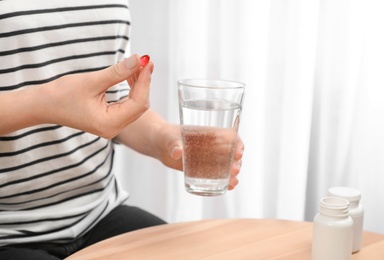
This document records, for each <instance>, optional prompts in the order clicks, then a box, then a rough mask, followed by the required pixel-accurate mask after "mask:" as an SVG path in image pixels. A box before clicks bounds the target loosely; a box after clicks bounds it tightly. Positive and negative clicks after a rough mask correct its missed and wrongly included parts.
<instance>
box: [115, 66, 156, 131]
mask: <svg viewBox="0 0 384 260" xmlns="http://www.w3.org/2000/svg"><path fill="white" fill-rule="evenodd" d="M152 71H153V63H152V62H149V63H148V65H147V66H145V67H144V68H143V69H142V70H141V71H140V74H139V77H138V80H137V82H136V84H135V89H134V90H131V91H133V93H131V94H130V98H129V99H126V100H125V101H123V102H119V103H112V104H110V105H109V107H108V112H109V114H110V116H111V122H115V124H116V125H120V126H121V128H122V127H125V126H126V125H128V124H129V123H131V122H133V121H135V120H136V119H137V118H139V117H140V116H141V115H142V114H143V113H144V112H145V111H147V110H148V108H149V92H150V83H151V74H152Z"/></svg>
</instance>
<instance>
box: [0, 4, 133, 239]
mask: <svg viewBox="0 0 384 260" xmlns="http://www.w3.org/2000/svg"><path fill="white" fill-rule="evenodd" d="M129 30H130V15H129V9H128V2H127V0H92V1H89V0H88V1H87V0H52V1H46V0H33V1H31V0H3V1H0V94H1V93H2V92H4V91H17V90H18V89H20V88H24V87H28V86H32V85H36V84H42V83H46V82H49V81H52V80H54V79H57V78H59V77H61V76H63V75H68V74H74V73H79V72H88V71H96V70H100V69H103V68H105V67H107V66H110V65H112V64H114V63H116V62H118V61H120V60H121V59H122V58H123V57H124V56H125V52H126V50H128V48H129V38H128V37H129V36H128V35H129ZM128 92H129V86H128V85H127V84H126V83H121V84H118V85H116V86H113V87H112V88H110V89H109V90H108V92H107V100H108V101H109V102H111V101H117V100H119V99H121V98H123V97H125V96H127V94H128ZM15 102H17V100H15ZM0 109H1V104H0ZM113 156H114V149H113V143H112V142H111V141H110V140H106V139H103V138H100V137H98V136H95V135H92V134H89V133H85V132H83V131H79V130H76V129H72V128H68V127H64V126H60V125H38V126H34V127H29V128H25V129H22V130H20V131H16V132H13V133H11V134H8V135H6V136H0V246H4V245H7V244H18V243H30V242H57V243H60V242H68V241H70V240H72V239H73V238H75V237H77V236H80V235H83V234H84V233H85V232H87V231H89V230H90V228H92V226H94V225H95V224H96V223H97V222H98V221H99V220H100V219H102V218H103V217H104V216H105V215H106V214H108V213H109V212H110V211H111V210H112V209H113V208H115V207H116V206H117V205H119V204H121V203H123V202H124V201H125V200H126V199H127V197H128V194H127V193H126V192H125V191H123V190H122V189H121V187H120V186H119V184H118V182H117V180H116V177H115V176H114V174H113V169H112V168H113V167H112V166H113Z"/></svg>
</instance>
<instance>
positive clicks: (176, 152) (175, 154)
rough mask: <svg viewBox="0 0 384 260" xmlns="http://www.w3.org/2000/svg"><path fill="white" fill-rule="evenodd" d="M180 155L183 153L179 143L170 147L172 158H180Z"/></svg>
mask: <svg viewBox="0 0 384 260" xmlns="http://www.w3.org/2000/svg"><path fill="white" fill-rule="evenodd" d="M182 155H183V148H182V147H181V145H176V146H174V147H173V148H172V149H171V153H170V156H171V158H172V159H174V160H179V159H181V157H182Z"/></svg>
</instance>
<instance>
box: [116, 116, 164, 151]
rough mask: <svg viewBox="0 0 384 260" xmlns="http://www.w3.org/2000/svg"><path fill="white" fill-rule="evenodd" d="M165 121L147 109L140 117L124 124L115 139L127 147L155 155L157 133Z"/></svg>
mask: <svg viewBox="0 0 384 260" xmlns="http://www.w3.org/2000/svg"><path fill="white" fill-rule="evenodd" d="M166 124H167V123H166V121H165V120H164V119H163V118H162V117H160V116H159V115H158V114H157V113H155V112H154V111H153V110H151V109H149V110H148V111H147V112H145V113H144V114H143V115H142V116H141V117H140V118H138V119H137V120H136V121H134V122H133V123H131V124H129V125H128V126H126V127H125V128H124V129H123V130H122V131H121V132H120V134H119V135H118V136H116V138H115V140H116V141H117V142H119V143H121V144H124V145H126V146H128V147H129V148H131V149H133V150H135V151H137V152H139V153H142V154H145V155H148V156H151V157H155V158H156V157H157V155H156V152H155V149H154V147H155V146H156V145H157V143H158V140H157V134H159V131H160V130H161V129H162V128H163V127H164V126H165V125H166Z"/></svg>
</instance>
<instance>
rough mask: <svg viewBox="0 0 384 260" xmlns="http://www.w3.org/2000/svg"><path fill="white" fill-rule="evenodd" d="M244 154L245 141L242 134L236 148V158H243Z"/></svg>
mask: <svg viewBox="0 0 384 260" xmlns="http://www.w3.org/2000/svg"><path fill="white" fill-rule="evenodd" d="M243 154H244V143H243V140H242V139H241V138H240V136H239V137H238V138H237V143H236V150H235V156H234V157H235V160H240V159H241V158H243Z"/></svg>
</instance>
